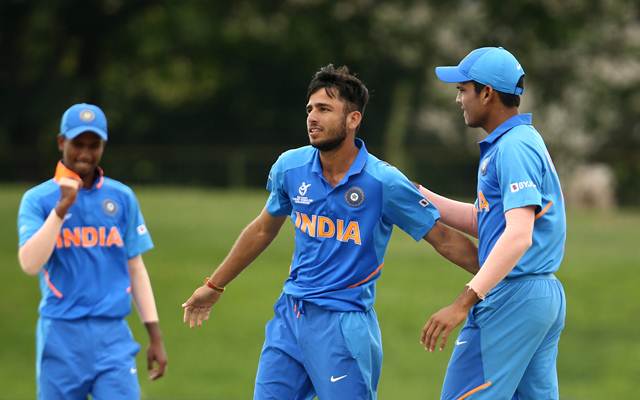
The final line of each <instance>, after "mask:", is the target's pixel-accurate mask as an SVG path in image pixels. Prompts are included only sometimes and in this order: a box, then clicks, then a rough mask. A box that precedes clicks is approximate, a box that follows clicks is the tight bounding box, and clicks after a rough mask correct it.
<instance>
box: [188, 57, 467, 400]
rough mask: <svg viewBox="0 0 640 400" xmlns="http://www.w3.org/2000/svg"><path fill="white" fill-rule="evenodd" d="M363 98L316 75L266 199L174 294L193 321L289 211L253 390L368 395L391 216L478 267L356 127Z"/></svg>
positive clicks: (347, 77) (460, 238) (373, 384)
mask: <svg viewBox="0 0 640 400" xmlns="http://www.w3.org/2000/svg"><path fill="white" fill-rule="evenodd" d="M368 97H369V95H368V90H367V88H366V86H365V85H364V84H363V83H362V82H361V81H360V80H359V79H358V78H356V77H355V76H354V75H352V74H351V73H349V70H348V69H347V68H346V67H340V68H337V69H336V68H334V67H333V65H328V66H326V67H324V68H322V69H321V70H320V71H318V72H317V73H316V74H315V76H314V78H313V79H312V81H311V83H310V85H309V88H308V91H307V105H306V109H307V135H308V138H309V141H310V144H311V145H310V146H306V147H301V148H298V149H294V150H290V151H287V152H285V153H283V154H282V155H281V156H280V157H279V158H278V160H277V161H276V163H275V164H274V165H273V167H272V168H271V172H270V173H269V179H268V181H267V189H268V190H269V191H270V192H271V193H270V196H269V198H268V200H267V204H266V206H265V208H264V209H263V211H262V212H261V214H260V215H259V216H258V217H257V218H256V219H255V220H254V221H253V222H251V223H250V224H249V225H248V226H247V227H246V228H245V229H244V231H243V232H242V233H241V234H240V236H239V238H238V240H237V241H236V243H235V244H234V245H233V247H232V248H231V250H230V252H229V254H228V255H227V257H226V258H225V259H224V260H223V261H222V263H221V264H220V266H219V267H218V268H217V269H216V271H215V272H214V273H213V275H211V276H210V277H209V278H207V279H206V283H205V285H203V286H201V287H199V288H198V289H196V291H195V292H194V293H193V295H192V296H191V298H189V299H188V300H187V301H186V302H185V303H184V304H183V307H184V321H185V323H188V324H189V325H190V326H192V327H193V326H195V325H198V326H199V325H201V324H202V322H203V321H204V320H206V319H208V317H209V313H210V311H211V307H212V306H213V305H214V304H215V303H216V302H217V301H218V299H219V298H220V295H221V294H222V293H223V291H224V288H225V286H226V285H227V284H228V283H229V282H231V280H232V279H234V278H235V277H236V276H237V275H238V274H239V273H240V272H241V271H242V270H243V269H244V268H245V267H247V266H248V265H249V264H250V263H251V262H252V261H253V260H254V259H255V258H256V257H257V256H258V255H259V254H260V253H261V252H262V251H263V250H264V249H265V248H266V247H267V246H268V245H269V243H271V241H272V240H273V239H274V238H275V236H276V235H277V233H278V231H279V230H280V228H281V226H282V224H283V223H284V221H285V220H286V219H287V217H289V218H290V219H291V222H292V223H293V225H294V227H295V250H294V254H293V259H292V261H291V266H290V273H289V277H288V279H287V280H286V282H285V284H284V289H283V292H282V295H281V296H280V298H279V299H278V301H277V302H276V304H275V307H274V312H275V315H274V318H273V319H272V320H271V321H270V322H269V323H268V324H267V327H266V338H265V342H264V346H263V349H262V354H261V355H260V362H259V365H258V372H257V376H256V382H255V390H254V399H260V400H262V399H279V400H281V399H311V398H313V397H314V396H318V397H319V398H320V399H332V400H336V399H349V400H356V399H374V398H376V393H377V385H378V380H379V377H380V371H381V364H382V347H381V338H380V329H379V327H378V321H377V318H376V314H375V311H374V309H373V303H374V299H375V283H376V280H377V279H378V278H379V277H380V275H381V273H382V268H383V265H384V254H385V250H386V248H387V244H388V242H389V238H390V236H391V231H392V228H393V225H397V226H398V227H400V228H401V229H402V230H404V231H405V232H407V233H408V234H409V235H410V236H411V237H413V238H414V239H415V240H420V239H422V238H424V239H425V240H426V241H427V242H429V243H430V244H432V245H433V246H434V248H435V249H436V250H437V251H438V252H440V253H441V254H442V255H444V256H445V257H447V258H448V259H449V260H451V261H453V262H454V263H456V264H458V265H460V266H461V267H463V268H465V269H466V270H468V271H469V272H471V273H475V272H476V271H477V269H478V264H477V249H476V247H475V245H474V244H473V243H472V242H471V241H470V240H469V239H468V238H467V237H465V236H464V235H462V234H461V233H459V232H457V231H454V230H453V229H450V228H448V227H446V226H444V225H443V224H441V223H439V222H438V218H439V215H438V211H437V210H436V209H435V208H434V207H433V206H432V205H431V204H430V203H429V201H427V199H425V198H424V196H423V195H422V194H421V193H420V192H419V191H418V190H417V187H416V186H415V185H414V184H413V183H411V182H410V181H409V180H408V179H407V178H406V177H405V176H404V175H403V174H402V173H401V172H400V171H398V170H397V169H396V168H394V167H392V166H390V165H389V164H387V163H385V162H383V161H381V160H379V159H378V158H376V157H374V156H373V155H371V154H369V152H368V151H367V148H366V146H365V144H364V142H363V141H362V140H361V139H359V138H356V137H355V135H356V132H357V130H358V128H359V126H360V123H361V121H362V116H363V112H364V109H365V106H366V104H367V101H368Z"/></svg>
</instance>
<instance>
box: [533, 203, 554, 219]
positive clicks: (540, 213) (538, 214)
mask: <svg viewBox="0 0 640 400" xmlns="http://www.w3.org/2000/svg"><path fill="white" fill-rule="evenodd" d="M552 205H553V201H550V202H549V203H548V204H547V205H546V206H544V208H543V209H542V210H540V212H539V213H537V214H536V219H538V218H540V217H542V216H543V215H545V214H546V213H547V211H549V209H550V208H551V206H552Z"/></svg>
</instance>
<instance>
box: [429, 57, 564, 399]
mask: <svg viewBox="0 0 640 400" xmlns="http://www.w3.org/2000/svg"><path fill="white" fill-rule="evenodd" d="M436 75H437V76H438V78H439V79H440V80H442V81H444V82H449V83H457V84H458V86H457V87H458V95H457V98H456V102H457V103H458V104H459V105H460V106H461V107H462V110H463V114H464V120H465V123H466V124H467V125H468V126H471V127H479V128H482V129H484V130H485V131H486V132H487V133H488V136H487V137H486V138H485V139H484V140H482V141H481V142H480V166H479V168H478V187H477V201H476V203H475V204H467V203H461V202H457V201H454V200H450V199H447V198H445V197H442V196H439V195H437V194H435V193H433V192H431V191H429V190H427V189H425V188H421V191H422V192H423V193H424V194H425V195H426V196H427V197H428V198H429V200H431V201H432V202H433V203H435V204H436V206H437V207H438V209H439V210H440V213H441V216H442V220H443V222H444V223H446V224H448V225H450V226H452V227H454V228H457V229H460V230H461V231H463V232H466V233H468V234H470V235H473V236H475V237H477V238H478V239H479V242H478V255H479V261H480V265H481V268H480V271H479V272H478V273H477V274H476V275H475V276H474V277H473V279H472V280H471V281H470V282H469V283H468V284H467V286H466V287H465V289H464V290H463V292H462V293H461V294H460V296H458V298H457V299H456V300H455V302H454V303H453V304H451V305H450V306H448V307H445V308H443V309H441V310H440V311H438V312H437V313H435V314H433V315H432V316H431V318H430V319H429V320H428V321H427V323H426V324H425V326H424V329H423V331H422V336H421V341H422V343H423V344H424V346H425V348H426V349H428V350H429V351H433V350H434V348H435V347H436V346H437V342H438V340H439V337H440V336H441V335H442V339H441V341H440V346H439V348H440V350H442V348H443V347H444V345H445V343H446V339H447V336H448V335H449V333H450V332H451V330H452V329H454V328H455V327H456V326H458V325H459V324H460V323H461V322H462V321H463V320H464V319H465V317H466V318H467V321H466V324H465V325H464V327H463V328H462V330H461V331H460V333H459V335H458V338H457V340H456V342H455V348H454V350H453V354H452V355H451V360H450V362H449V366H448V368H447V374H446V377H445V380H444V384H443V388H442V397H441V398H442V399H445V400H452V399H467V398H468V399H474V400H480V399H491V400H510V399H517V400H541V399H558V377H557V372H556V358H557V354H558V341H559V339H560V333H561V331H562V329H563V327H564V320H565V312H566V308H565V295H564V290H563V288H562V285H561V284H560V282H559V281H558V280H557V279H556V277H555V276H554V275H553V273H554V272H555V271H557V270H558V268H559V267H560V263H561V262H562V257H563V255H564V243H565V238H566V221H565V206H564V199H563V196H562V190H561V188H560V181H559V180H558V174H557V173H556V170H555V167H554V166H553V162H552V161H551V157H550V156H549V152H548V151H547V148H546V146H545V144H544V141H543V139H542V137H541V136H540V134H539V133H538V132H537V131H536V129H535V128H534V127H533V125H532V118H531V114H519V112H518V106H519V104H520V97H519V95H521V94H522V93H523V91H524V85H523V81H524V79H523V78H524V70H523V69H522V66H521V65H520V63H518V61H517V60H516V58H515V57H514V56H513V55H512V54H511V53H509V52H508V51H506V50H505V49H503V48H499V47H498V48H496V47H484V48H480V49H476V50H474V51H472V52H471V53H470V54H469V55H467V56H466V57H465V58H464V59H463V60H462V61H461V62H460V64H459V65H458V66H455V67H438V68H436Z"/></svg>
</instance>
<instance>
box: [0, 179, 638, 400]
mask: <svg viewBox="0 0 640 400" xmlns="http://www.w3.org/2000/svg"><path fill="white" fill-rule="evenodd" d="M25 188H26V187H25V186H15V185H14V186H6V185H5V186H2V187H0V218H1V219H2V221H4V223H3V228H2V230H1V231H0V265H1V266H2V268H0V281H1V282H2V292H1V293H2V302H0V317H1V320H2V329H1V330H0V343H2V350H1V351H0V365H1V367H0V388H1V389H0V399H11V400H17V399H30V398H34V396H35V395H34V393H35V386H34V347H35V338H34V331H35V323H36V319H37V303H38V301H39V298H40V294H39V291H38V288H37V283H36V278H34V277H29V276H27V275H25V274H23V273H22V272H21V270H20V267H19V266H18V262H17V257H16V251H17V233H16V222H15V221H16V213H17V208H18V203H19V201H20V197H21V194H22V192H23V191H24V189H25ZM137 193H138V197H139V199H140V202H141V205H142V210H143V212H144V214H145V218H146V220H147V225H148V227H149V230H150V231H151V233H152V235H153V238H154V241H155V244H156V248H155V249H154V250H153V251H151V252H149V253H148V254H146V255H145V256H144V258H145V261H146V264H147V267H148V269H149V273H150V275H151V279H152V282H153V287H154V291H155V294H156V301H157V304H158V307H159V312H160V319H161V326H162V330H163V332H164V337H165V342H166V346H167V351H168V354H169V369H168V371H167V375H166V376H165V378H163V379H161V380H160V381H157V382H149V381H148V380H147V379H146V376H145V375H144V373H141V374H140V376H141V385H142V392H143V398H144V399H165V400H168V399H189V400H197V399H213V400H217V399H249V398H251V397H252V390H253V380H254V374H255V369H256V365H257V361H258V355H259V352H260V348H261V345H262V341H263V337H264V325H265V323H266V322H267V320H268V319H269V318H271V316H272V308H271V307H272V304H273V303H274V301H275V300H276V298H277V296H278V294H279V292H280V289H281V286H282V282H283V281H284V280H285V278H286V276H287V272H288V265H289V262H290V259H291V251H292V234H293V233H292V230H291V228H290V226H288V225H287V226H286V227H285V228H284V229H283V230H282V232H281V233H280V235H279V237H278V238H277V240H276V241H275V242H274V243H273V244H272V245H271V246H270V248H269V249H268V250H267V251H266V252H265V253H264V254H263V255H262V256H261V257H260V258H258V260H257V261H256V262H254V264H253V265H252V266H251V267H249V268H248V269H247V270H245V271H244V272H243V274H242V275H240V277H239V278H238V279H237V280H236V281H235V282H233V283H232V284H231V285H229V287H228V290H227V292H226V293H225V295H224V297H223V298H222V299H221V301H220V302H219V303H218V304H217V305H216V307H215V309H214V312H213V313H212V317H211V319H210V321H209V322H208V323H207V325H206V326H205V327H204V329H199V330H195V329H194V330H190V329H189V328H187V327H186V326H184V325H183V324H182V323H181V318H182V310H181V307H180V304H181V303H182V302H183V301H184V300H185V299H186V298H187V297H188V296H189V295H190V294H191V292H192V291H193V289H194V288H195V287H196V286H197V285H198V284H200V283H201V282H202V278H203V277H204V276H205V275H207V274H209V273H210V272H211V271H212V270H213V268H214V267H215V266H216V264H217V263H218V262H219V261H220V260H221V259H222V258H223V257H224V255H225V254H226V251H227V250H228V248H229V247H230V246H231V244H232V243H233V241H234V240H235V238H236V236H237V234H238V233H239V231H240V230H241V229H242V227H243V226H244V225H246V224H247V223H248V222H249V221H250V220H251V219H252V218H253V217H254V216H255V215H257V213H258V212H259V210H260V209H261V208H262V206H263V204H264V200H265V199H266V194H265V192H263V191H241V192H238V191H214V190H204V189H186V188H179V189H177V188H161V187H142V188H137ZM638 226H640V213H637V212H635V213H634V212H629V211H620V212H615V213H610V214H602V213H591V212H587V211H576V212H571V213H570V215H569V235H568V243H567V253H566V258H565V262H564V264H563V266H562V268H561V270H560V271H559V273H558V276H559V277H560V278H561V280H562V281H563V283H564V286H565V290H566V293H567V303H568V317H567V327H566V329H565V332H564V334H563V336H562V339H561V343H560V355H559V361H558V367H559V377H560V385H561V386H560V389H561V398H562V399H565V400H587V399H593V400H602V399H622V398H633V397H635V396H637V390H634V389H635V388H634V387H633V385H634V384H633V382H637V379H638V377H639V376H640V342H639V341H638V339H639V338H640V318H639V315H640V295H639V294H638V293H639V291H638V288H639V287H640V272H639V271H638V269H639V267H640V243H638V238H639V236H638V233H637V227H638ZM397 231H398V232H396V233H395V235H394V237H393V240H392V242H391V245H390V247H389V250H388V252H387V256H386V263H385V269H384V272H383V276H382V278H381V279H380V280H379V283H378V298H377V303H376V304H377V306H376V309H377V312H378V316H379V319H380V324H381V327H382V334H383V343H384V366H383V370H382V379H381V382H380V386H379V398H380V399H383V400H385V399H418V398H419V399H436V398H439V397H438V396H439V390H440V384H441V382H442V378H443V376H444V371H445V368H446V365H447V361H448V359H449V354H450V351H451V346H450V345H449V346H448V348H446V349H445V351H443V352H442V353H437V354H430V353H426V352H425V351H424V350H423V349H422V348H421V347H420V346H419V344H418V335H419V332H420V329H421V327H422V325H423V324H424V322H425V319H426V317H428V316H429V315H430V313H431V312H433V311H435V310H437V309H438V308H440V307H441V306H444V305H446V304H448V303H449V302H450V301H451V300H452V299H453V298H454V296H456V295H457V294H458V292H459V290H460V288H461V287H462V285H463V284H464V283H465V282H466V281H467V279H468V277H467V276H466V273H465V272H463V271H461V270H458V269H457V268H456V267H454V266H452V265H450V264H448V263H447V262H445V261H444V260H443V259H441V258H440V257H439V256H438V255H437V254H436V253H435V252H434V250H432V249H431V248H430V247H429V246H428V244H427V243H426V242H421V243H415V242H414V241H413V240H412V239H410V238H409V237H408V236H407V235H406V234H404V233H403V232H399V230H397ZM130 324H131V326H132V329H133V330H134V333H135V335H136V338H137V339H138V341H139V342H141V343H142V344H143V347H144V346H146V334H145V333H144V328H143V327H142V326H141V324H140V323H139V320H138V318H137V315H135V313H134V314H133V315H132V316H131V317H130ZM142 355H143V352H141V353H140V357H139V360H138V367H139V370H140V371H142V370H144V368H145V363H146V362H145V361H144V357H143V356H142Z"/></svg>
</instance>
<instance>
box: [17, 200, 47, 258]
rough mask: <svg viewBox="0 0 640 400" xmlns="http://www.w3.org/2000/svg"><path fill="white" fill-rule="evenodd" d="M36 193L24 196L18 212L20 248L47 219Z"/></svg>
mask: <svg viewBox="0 0 640 400" xmlns="http://www.w3.org/2000/svg"><path fill="white" fill-rule="evenodd" d="M33 193H34V192H32V191H28V192H27V193H25V194H24V196H22V200H21V201H20V208H19V210H18V246H19V247H22V245H24V244H25V243H26V242H27V240H29V239H30V238H31V236H33V235H34V234H35V233H36V232H37V231H38V229H40V227H41V226H42V225H43V224H44V221H45V220H46V219H47V216H48V215H47V214H46V211H45V210H44V209H43V208H42V207H41V206H40V204H39V203H38V201H37V198H36V196H34V194H33Z"/></svg>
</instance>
